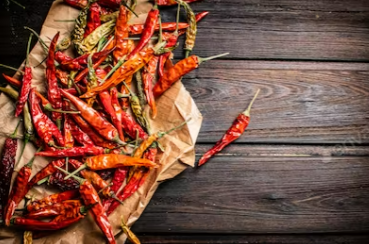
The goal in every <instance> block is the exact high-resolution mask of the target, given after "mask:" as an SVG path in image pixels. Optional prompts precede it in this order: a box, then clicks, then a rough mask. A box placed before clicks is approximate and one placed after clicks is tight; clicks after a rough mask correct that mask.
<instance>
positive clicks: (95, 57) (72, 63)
mask: <svg viewBox="0 0 369 244" xmlns="http://www.w3.org/2000/svg"><path fill="white" fill-rule="evenodd" d="M111 51H112V49H107V50H103V51H100V52H96V53H93V54H92V57H91V58H92V61H93V62H94V63H95V62H97V61H99V60H100V59H102V58H103V57H105V58H106V56H107V55H108V54H109V53H110V52H111ZM89 56H90V54H84V55H82V56H79V57H77V58H74V59H71V60H65V61H63V62H61V66H62V67H63V68H64V69H67V70H82V69H85V67H86V65H87V64H88V60H87V59H88V57H89ZM104 60H105V59H104ZM75 82H76V81H75Z"/></svg>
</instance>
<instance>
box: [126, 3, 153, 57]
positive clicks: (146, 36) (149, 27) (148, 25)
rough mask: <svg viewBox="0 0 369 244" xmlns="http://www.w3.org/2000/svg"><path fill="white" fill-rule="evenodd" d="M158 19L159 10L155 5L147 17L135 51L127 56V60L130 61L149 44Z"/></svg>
mask: <svg viewBox="0 0 369 244" xmlns="http://www.w3.org/2000/svg"><path fill="white" fill-rule="evenodd" d="M158 17H159V9H158V8H157V5H155V6H154V7H153V8H152V9H151V10H150V12H149V13H148V15H147V18H146V22H145V25H144V30H143V32H142V34H141V39H140V41H139V42H138V44H137V46H136V47H135V49H134V50H133V51H132V52H131V53H130V54H129V55H128V57H127V59H131V58H132V57H133V56H134V55H135V54H136V53H138V52H140V51H141V50H142V48H143V47H145V46H146V44H147V43H149V41H150V39H151V37H152V35H153V34H154V32H155V27H156V25H157V24H158Z"/></svg>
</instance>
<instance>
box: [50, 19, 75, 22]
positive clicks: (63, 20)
mask: <svg viewBox="0 0 369 244" xmlns="http://www.w3.org/2000/svg"><path fill="white" fill-rule="evenodd" d="M54 22H75V20H74V19H54Z"/></svg>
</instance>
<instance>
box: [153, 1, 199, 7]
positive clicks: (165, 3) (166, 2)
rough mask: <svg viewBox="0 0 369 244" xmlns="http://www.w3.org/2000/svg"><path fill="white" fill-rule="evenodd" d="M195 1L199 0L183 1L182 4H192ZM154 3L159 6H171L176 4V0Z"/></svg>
mask: <svg viewBox="0 0 369 244" xmlns="http://www.w3.org/2000/svg"><path fill="white" fill-rule="evenodd" d="M197 1H199V0H184V2H186V3H192V2H197ZM156 2H157V4H158V5H159V6H172V5H176V4H177V1H176V0H157V1H156Z"/></svg>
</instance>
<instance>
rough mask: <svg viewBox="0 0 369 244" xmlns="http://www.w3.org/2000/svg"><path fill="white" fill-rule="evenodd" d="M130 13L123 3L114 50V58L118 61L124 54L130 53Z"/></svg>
mask: <svg viewBox="0 0 369 244" xmlns="http://www.w3.org/2000/svg"><path fill="white" fill-rule="evenodd" d="M128 36H129V34H128V14H127V9H126V7H124V6H123V5H121V6H120V8H119V15H118V18H117V23H116V25H115V45H116V48H115V50H114V52H113V56H114V60H115V61H116V62H118V61H119V60H121V59H122V58H123V57H124V56H126V55H128V50H129V49H128V43H129V41H128V40H127V38H128Z"/></svg>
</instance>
